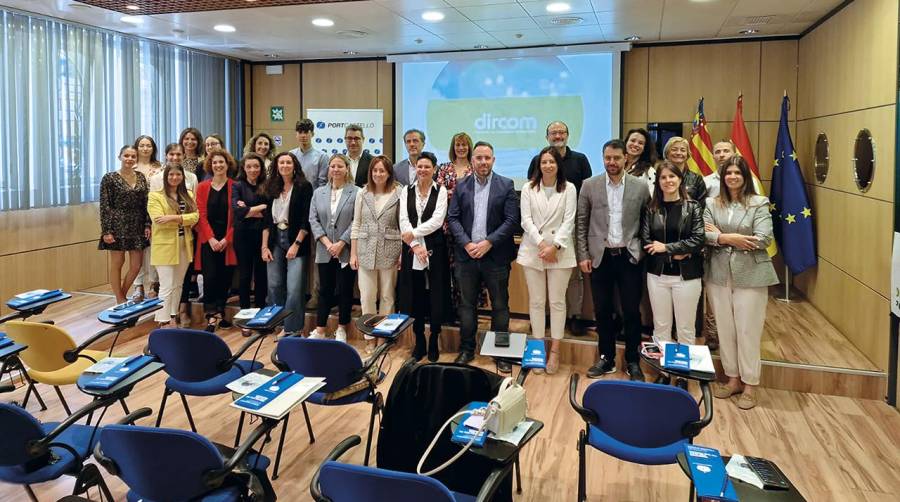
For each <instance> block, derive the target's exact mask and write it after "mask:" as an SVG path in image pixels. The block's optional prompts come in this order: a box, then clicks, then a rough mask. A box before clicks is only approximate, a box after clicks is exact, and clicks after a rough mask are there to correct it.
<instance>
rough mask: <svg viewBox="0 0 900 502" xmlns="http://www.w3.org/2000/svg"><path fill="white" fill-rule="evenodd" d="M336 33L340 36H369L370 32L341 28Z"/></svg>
mask: <svg viewBox="0 0 900 502" xmlns="http://www.w3.org/2000/svg"><path fill="white" fill-rule="evenodd" d="M335 35H337V36H338V38H365V37H368V36H369V34H368V33H366V32H365V31H361V30H341V31H339V32H337V33H335Z"/></svg>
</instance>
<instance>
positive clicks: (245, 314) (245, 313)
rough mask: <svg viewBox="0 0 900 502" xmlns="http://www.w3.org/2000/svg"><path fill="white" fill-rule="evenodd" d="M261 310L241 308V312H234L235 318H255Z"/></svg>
mask: <svg viewBox="0 0 900 502" xmlns="http://www.w3.org/2000/svg"><path fill="white" fill-rule="evenodd" d="M258 312H259V309H258V308H256V309H241V310H240V312H238V313H237V314H234V319H253V317H254V316H256V314H257V313H258Z"/></svg>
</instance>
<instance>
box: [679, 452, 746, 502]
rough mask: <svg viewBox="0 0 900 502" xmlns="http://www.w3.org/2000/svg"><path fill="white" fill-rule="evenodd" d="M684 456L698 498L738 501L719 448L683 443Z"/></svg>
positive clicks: (725, 501)
mask: <svg viewBox="0 0 900 502" xmlns="http://www.w3.org/2000/svg"><path fill="white" fill-rule="evenodd" d="M684 456H685V458H686V459H687V463H688V467H690V469H691V479H693V480H694V487H696V489H697V498H698V499H700V500H704V499H705V500H718V501H722V502H738V497H737V492H736V491H735V490H734V483H732V482H731V481H730V480H729V479H728V473H727V471H726V470H725V464H724V463H723V462H722V456H721V455H719V450H717V449H715V448H707V447H705V446H697V445H692V444H685V445H684Z"/></svg>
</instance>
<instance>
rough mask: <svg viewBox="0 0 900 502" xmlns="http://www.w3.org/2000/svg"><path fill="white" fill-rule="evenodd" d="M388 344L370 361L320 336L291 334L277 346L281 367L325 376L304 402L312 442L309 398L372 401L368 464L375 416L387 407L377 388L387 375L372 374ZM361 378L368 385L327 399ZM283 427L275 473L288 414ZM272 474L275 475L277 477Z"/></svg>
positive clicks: (321, 402)
mask: <svg viewBox="0 0 900 502" xmlns="http://www.w3.org/2000/svg"><path fill="white" fill-rule="evenodd" d="M388 348H389V347H388V344H384V345H381V346H379V347H378V349H376V350H375V353H374V354H372V356H371V357H370V358H369V360H368V361H366V362H365V363H363V361H362V359H361V358H360V357H359V353H358V352H357V351H356V349H354V348H353V347H352V346H350V345H348V344H346V343H344V342H339V341H337V340H319V339H310V338H300V337H296V336H290V337H285V338H282V339H281V340H279V341H278V345H277V346H276V347H275V352H274V353H273V354H272V361H273V362H274V363H275V365H276V366H278V367H279V368H280V369H281V370H282V371H293V372H295V373H299V374H301V375H303V376H309V377H324V378H325V387H322V389H320V390H319V392H316V393H314V394H313V395H312V396H310V397H309V398H308V399H307V400H306V401H304V402H303V416H304V417H305V418H306V428H307V431H308V432H309V442H310V443H313V442H315V440H316V438H315V436H314V435H313V430H312V423H311V422H310V420H309V412H308V411H307V408H306V403H307V402H310V403H313V404H318V405H322V406H343V405H348V404H355V403H363V402H366V403H371V404H372V412H371V414H370V415H369V435H368V437H367V439H366V459H365V465H369V452H370V450H371V447H372V429H373V427H374V425H375V417H376V416H377V415H378V413H380V412H381V409H382V408H383V407H384V399H383V398H382V396H381V393H380V392H378V390H377V385H378V382H380V381H381V380H382V379H383V378H384V373H383V372H381V371H380V370H379V371H378V376H377V378H376V377H372V375H371V374H370V370H371V369H372V368H373V367H374V365H375V364H376V363H378V361H379V360H383V356H384V355H386V354H387V350H388ZM360 381H365V386H364V387H363V388H361V389H360V390H357V391H356V392H353V393H351V394H348V395H346V396H343V397H341V398H339V399H328V395H329V394H331V393H334V392H336V391H339V390H341V389H345V388H347V387H348V386H350V385H352V384H355V383H357V382H360ZM284 425H285V426H284V428H283V429H282V430H281V440H280V442H279V448H278V450H279V454H276V458H275V476H277V473H278V464H279V457H280V451H281V444H282V443H283V442H284V434H285V429H287V417H285V424H284ZM275 476H273V479H274V477H275Z"/></svg>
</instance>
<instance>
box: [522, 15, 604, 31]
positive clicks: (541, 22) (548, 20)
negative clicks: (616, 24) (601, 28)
mask: <svg viewBox="0 0 900 502" xmlns="http://www.w3.org/2000/svg"><path fill="white" fill-rule="evenodd" d="M560 18H580V19H581V21H580V22H578V23H576V24H564V25H560V24H556V23H554V22H553V20H554V19H560ZM534 22H535V23H537V25H538V26H540V27H541V28H558V27H561V26H590V25H594V24H600V23H598V22H597V16H595V15H594V13H593V12H582V13H579V14H556V15H553V16H535V17H534Z"/></svg>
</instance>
